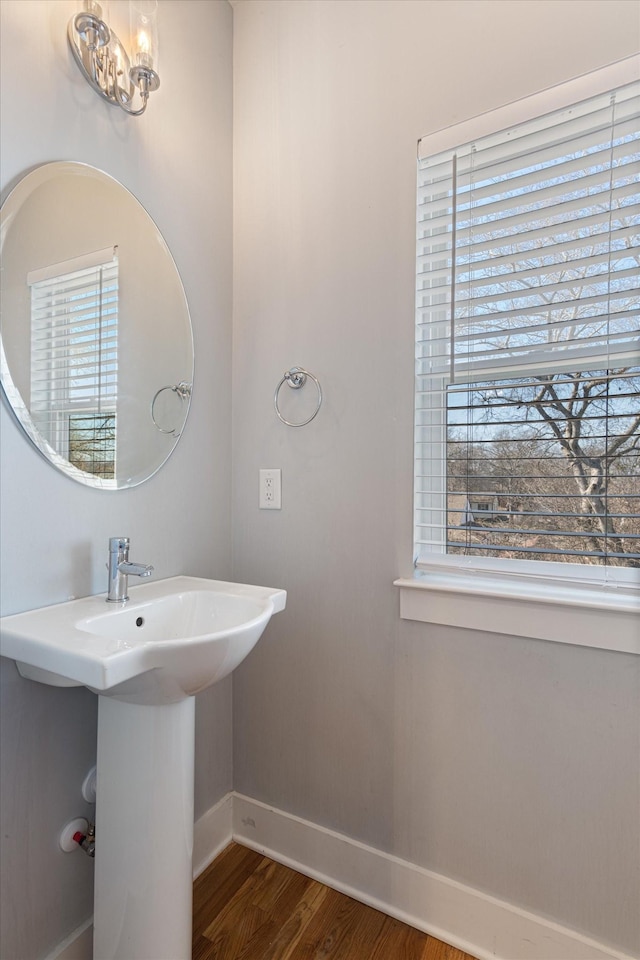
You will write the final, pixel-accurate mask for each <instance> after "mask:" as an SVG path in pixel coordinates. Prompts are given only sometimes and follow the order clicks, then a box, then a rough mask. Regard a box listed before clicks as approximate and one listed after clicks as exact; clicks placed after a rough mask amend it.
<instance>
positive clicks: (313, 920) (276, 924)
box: [193, 843, 473, 960]
mask: <svg viewBox="0 0 640 960" xmlns="http://www.w3.org/2000/svg"><path fill="white" fill-rule="evenodd" d="M193 899H194V903H193V960H473V957H470V956H469V955H468V954H466V953H462V951H460V950H457V949H455V947H450V946H448V945H447V944H445V943H442V942H441V941H440V940H436V939H435V938H434V937H430V936H428V935H427V934H426V933H421V932H420V931H419V930H415V929H414V928H413V927H409V926H407V925H406V924H404V923H400V921H399V920H393V919H392V918H391V917H387V916H386V915H385V914H384V913H380V912H379V911H378V910H373V909H372V908H371V907H367V906H365V905H364V904H361V903H358V901H356V900H352V899H351V898H350V897H347V896H345V895H344V894H342V893H337V892H336V891H335V890H332V889H331V888H330V887H326V886H324V885H323V884H321V883H318V881H316V880H310V879H309V877H305V876H303V875H302V874H301V873H296V871H295V870H291V869H289V868H288V867H284V866H282V864H279V863H275V861H273V860H269V859H268V858H267V857H263V856H262V854H260V853H255V852H254V851H253V850H248V849H247V848H246V847H241V846H240V845H239V844H237V843H231V844H230V845H229V846H228V847H227V848H226V849H225V850H223V852H222V853H221V854H220V855H219V856H218V857H217V858H216V860H214V862H213V863H212V864H211V865H210V866H209V867H208V868H207V869H206V870H205V871H204V873H202V874H201V875H200V877H198V879H197V880H196V882H195V884H194V890H193Z"/></svg>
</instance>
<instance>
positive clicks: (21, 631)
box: [0, 577, 286, 960]
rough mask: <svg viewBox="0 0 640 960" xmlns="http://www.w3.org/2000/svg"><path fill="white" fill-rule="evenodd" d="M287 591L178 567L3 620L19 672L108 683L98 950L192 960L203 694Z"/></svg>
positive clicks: (5, 645)
mask: <svg viewBox="0 0 640 960" xmlns="http://www.w3.org/2000/svg"><path fill="white" fill-rule="evenodd" d="M285 603H286V593H285V591H284V590H276V589H271V588H269V587H254V586H249V585H247V584H238V583H226V582H223V581H219V580H203V579H200V578H196V577H173V578H171V579H168V580H160V581H156V582H152V583H145V584H141V585H140V586H137V587H133V588H131V590H130V600H129V601H128V602H127V603H126V604H123V605H120V604H118V605H117V606H116V607H113V606H111V605H107V604H106V603H105V598H104V595H103V596H97V597H86V598H84V599H82V600H73V601H71V602H69V603H61V604H57V605H54V606H50V607H43V608H41V609H39V610H34V611H30V612H28V613H19V614H16V615H15V616H10V617H3V618H2V619H0V654H1V655H2V656H5V657H10V658H11V659H13V660H15V661H16V665H17V667H18V670H19V672H20V673H21V674H22V676H23V677H26V678H28V679H30V680H36V681H38V682H40V683H46V684H50V685H54V686H86V687H88V688H89V689H90V690H93V691H94V692H95V693H97V694H99V702H98V759H97V768H98V781H97V801H96V877H95V908H94V953H93V955H94V960H190V958H191V891H192V867H191V854H192V849H193V772H194V771H193V757H194V717H195V700H194V694H196V693H198V691H200V690H203V689H205V687H208V686H210V685H211V684H213V683H216V682H217V681H218V680H221V679H222V678H223V677H225V676H227V674H229V673H230V672H231V671H232V670H234V669H235V667H237V666H238V664H239V663H240V662H241V661H242V660H243V659H244V658H245V657H246V656H247V654H248V653H249V651H250V650H251V649H252V648H253V647H254V646H255V644H256V643H257V641H258V639H259V638H260V636H261V634H262V632H263V630H264V628H265V627H266V625H267V623H268V622H269V619H270V618H271V616H272V614H274V613H277V612H279V611H280V610H283V609H284V607H285Z"/></svg>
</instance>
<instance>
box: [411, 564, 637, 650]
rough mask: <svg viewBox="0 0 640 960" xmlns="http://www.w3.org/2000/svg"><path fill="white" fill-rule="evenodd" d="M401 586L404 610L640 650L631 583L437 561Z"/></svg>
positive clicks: (421, 616)
mask: <svg viewBox="0 0 640 960" xmlns="http://www.w3.org/2000/svg"><path fill="white" fill-rule="evenodd" d="M394 582H395V585H396V586H397V587H399V588H400V616H401V618H402V619H403V620H419V621H422V622H423V623H438V624H444V625H447V626H455V627H465V628H468V629H472V630H484V631H488V632H490V633H504V634H508V635H510V636H514V637H528V638H531V639H539V640H550V641H553V642H556V643H568V644H573V645H576V646H582V647H597V648H599V649H601V650H612V651H618V652H620V653H635V654H636V655H640V593H639V592H638V590H637V589H634V588H633V587H627V586H623V587H615V586H603V585H599V584H595V583H593V584H583V583H575V584H574V583H568V582H564V583H562V582H558V581H555V580H554V581H552V582H545V581H544V580H537V579H536V578H533V577H531V578H524V577H513V578H509V577H508V576H507V577H505V576H502V575H496V574H493V575H491V574H487V573H484V572H473V571H464V572H461V571H455V570H446V569H444V568H443V567H439V566H438V565H434V568H433V569H432V570H426V571H419V572H417V573H416V576H415V578H412V579H400V580H396V581H394Z"/></svg>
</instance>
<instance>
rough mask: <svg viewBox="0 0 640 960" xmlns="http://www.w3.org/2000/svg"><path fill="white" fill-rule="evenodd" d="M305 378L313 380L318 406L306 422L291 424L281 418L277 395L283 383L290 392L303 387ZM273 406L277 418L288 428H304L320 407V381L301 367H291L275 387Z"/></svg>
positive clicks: (289, 421)
mask: <svg viewBox="0 0 640 960" xmlns="http://www.w3.org/2000/svg"><path fill="white" fill-rule="evenodd" d="M307 377H308V378H310V379H311V380H313V382H314V383H315V385H316V390H317V391H318V405H317V406H316V409H315V410H314V411H313V413H312V414H311V416H310V417H308V418H307V419H306V420H301V421H300V422H299V423H293V422H292V421H291V420H286V419H285V417H283V416H282V414H281V412H280V407H279V406H278V394H279V393H280V390H281V388H282V385H283V384H284V383H286V384H287V386H289V387H291V389H292V390H299V389H300V387H304V385H305V383H306V382H307ZM273 405H274V407H275V408H276V413H277V414H278V416H279V418H280V419H281V420H282V422H283V423H286V425H287V426H288V427H305V426H306V425H307V424H308V423H311V421H312V420H313V418H314V417H315V416H317V414H318V410H319V409H320V407H321V406H322V387H321V386H320V381H319V380H318V378H317V377H314V375H313V374H312V373H309V371H308V370H305V369H304V368H303V367H291V369H290V370H287V372H286V373H285V375H284V376H283V378H282V380H281V381H280V383H279V384H278V386H277V387H276V392H275V393H274V395H273Z"/></svg>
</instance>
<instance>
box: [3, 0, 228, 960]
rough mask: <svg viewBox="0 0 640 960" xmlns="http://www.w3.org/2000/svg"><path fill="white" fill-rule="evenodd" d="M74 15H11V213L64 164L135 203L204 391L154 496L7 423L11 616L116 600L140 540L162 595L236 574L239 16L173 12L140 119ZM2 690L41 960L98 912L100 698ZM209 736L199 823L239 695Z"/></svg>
mask: <svg viewBox="0 0 640 960" xmlns="http://www.w3.org/2000/svg"><path fill="white" fill-rule="evenodd" d="M118 5H120V6H122V4H118V2H116V3H112V4H111V6H112V7H115V8H117V7H118ZM77 7H78V5H77V4H76V3H75V2H74V0H3V2H2V4H1V5H0V16H1V18H2V19H1V37H2V49H1V57H0V60H1V65H2V77H1V79H2V101H1V104H0V116H1V119H2V137H1V139H0V149H1V154H0V177H1V184H2V191H3V198H4V196H6V194H7V192H8V188H9V187H10V186H11V185H12V184H13V183H15V181H16V180H17V179H18V178H19V177H20V175H21V174H22V173H23V172H25V171H26V170H27V169H29V168H32V167H33V166H36V165H37V164H40V163H44V162H47V161H51V160H62V159H65V160H67V159H69V160H79V161H84V162H86V163H91V164H93V165H94V166H97V167H99V168H101V169H103V170H105V171H106V172H107V173H109V174H110V175H111V176H113V177H116V178H117V179H119V180H120V181H121V182H122V183H123V184H124V185H125V186H126V187H127V188H128V189H129V190H131V191H132V192H133V193H134V194H136V196H137V197H138V198H139V199H140V201H141V202H142V203H143V204H144V205H145V207H146V208H147V210H148V211H149V213H150V214H151V216H152V217H153V218H154V219H155V221H156V223H157V224H158V225H159V227H160V229H161V230H162V232H163V233H164V236H165V238H166V240H167V242H168V244H169V247H170V248H171V250H172V253H173V255H174V257H175V259H176V262H177V264H178V267H179V269H180V271H181V274H182V278H183V282H184V285H185V288H186V292H187V298H188V300H189V304H190V308H191V314H192V321H193V327H194V338H195V347H196V379H195V391H194V397H193V404H192V408H191V415H190V418H189V421H188V424H187V428H186V430H185V432H184V435H183V437H182V439H181V440H180V443H179V444H178V447H177V449H176V451H175V453H174V455H173V457H172V459H171V460H170V461H169V462H168V464H167V465H166V466H165V467H164V469H163V470H162V471H161V472H160V473H159V474H158V475H157V476H156V477H154V478H152V479H151V480H149V481H147V482H146V483H144V484H142V485H141V486H139V487H137V488H135V489H133V490H131V491H122V492H115V493H108V492H102V491H96V490H87V489H84V488H83V487H81V486H80V485H78V484H76V483H74V482H73V481H71V480H68V479H66V478H65V477H63V476H62V475H59V474H57V473H56V472H55V471H54V470H53V468H52V467H50V466H49V465H48V464H47V463H45V461H44V460H41V459H40V457H39V455H38V454H37V453H36V452H35V450H34V449H32V448H31V447H30V445H29V444H28V443H27V441H26V440H25V438H24V437H23V436H22V435H21V432H20V430H19V429H18V428H17V426H16V425H15V423H14V422H13V420H12V419H11V418H10V415H9V414H8V413H7V411H6V410H5V409H4V405H3V408H2V410H1V412H0V417H1V427H2V433H1V443H2V446H1V460H0V470H1V477H0V480H1V493H2V497H1V508H2V516H1V522H2V555H1V561H2V595H1V603H2V613H3V614H8V613H14V612H17V611H20V610H25V609H28V608H31V607H37V606H41V605H44V604H47V603H56V602H60V601H63V600H66V599H67V598H68V597H69V596H71V595H74V596H83V595H87V594H91V593H98V592H102V591H103V590H104V589H105V588H106V584H105V570H104V563H105V559H106V546H107V539H108V537H109V536H113V535H115V534H118V535H120V534H127V535H129V536H130V537H131V540H132V556H134V557H135V558H136V559H139V560H145V561H147V562H150V563H153V564H154V566H155V568H156V574H155V576H157V577H159V578H160V577H168V576H172V575H174V574H177V573H182V572H184V573H190V574H194V575H198V576H214V577H219V578H223V579H224V578H228V577H229V574H230V483H231V476H230V470H229V456H230V371H231V254H232V250H231V216H232V210H231V200H232V176H231V157H232V154H231V121H232V115H231V111H232V97H231V83H232V73H231V67H232V10H231V8H230V6H229V5H228V4H227V3H226V0H209V2H207V3H202V2H200V0H161V3H160V14H159V32H160V73H161V79H162V85H161V87H160V89H159V91H158V92H157V93H156V94H154V95H153V96H152V98H151V102H150V106H149V109H148V112H147V114H146V115H145V116H144V117H141V118H138V119H135V118H129V117H126V116H125V115H124V114H123V113H121V112H120V111H118V110H116V109H115V108H113V107H111V106H110V105H108V104H107V103H104V102H103V101H101V100H100V99H99V98H98V96H97V95H96V94H95V93H93V91H92V90H91V89H90V88H89V86H88V85H87V84H86V83H85V81H84V80H83V79H82V77H81V76H80V73H79V72H78V70H77V68H76V66H75V64H74V62H73V60H72V56H71V53H70V52H69V50H68V48H67V41H66V27H67V22H68V20H69V18H70V17H71V16H72V14H74V13H75V12H76V10H77ZM194 24H195V25H196V29H193V26H194ZM26 64H28V65H29V66H28V69H27V68H26ZM203 68H204V70H205V72H206V76H205V77H204V78H203ZM203 79H204V80H205V81H206V82H205V83H202V80H203ZM149 349H150V350H152V349H153V344H152V343H150V344H149ZM0 681H1V684H2V691H1V693H2V698H1V704H2V705H1V711H2V712H1V722H0V732H1V735H2V744H1V750H0V756H1V760H2V780H1V784H2V787H1V789H2V795H1V802H0V812H1V815H2V830H1V836H2V856H1V857H0V866H1V870H2V875H1V879H2V883H1V890H2V902H1V910H0V916H1V918H2V923H1V932H2V933H1V935H2V940H1V945H0V956H2V958H3V960H36V958H40V957H43V956H45V955H46V954H47V953H48V951H49V950H50V949H52V948H53V947H54V946H55V945H56V944H57V943H59V942H60V941H61V940H62V939H63V938H64V937H66V936H67V935H68V934H69V933H70V932H71V931H72V930H73V929H74V928H75V927H77V926H78V925H79V924H80V923H82V922H83V921H84V920H85V919H86V918H87V917H89V916H90V914H91V912H92V879H93V878H92V872H93V865H92V863H91V861H90V860H89V859H88V858H85V857H83V856H82V855H81V854H73V855H70V856H68V855H65V854H62V853H61V852H60V851H59V850H58V849H57V834H58V831H59V829H60V828H61V827H62V826H63V825H64V823H66V821H67V820H69V819H71V818H72V817H74V816H82V815H85V814H88V813H90V812H92V808H90V807H88V806H87V805H86V804H85V803H84V801H83V800H82V798H81V795H80V786H81V783H82V780H83V777H84V775H85V773H86V772H87V770H88V769H89V767H90V766H91V765H92V764H93V763H94V762H95V741H96V699H97V698H96V697H94V696H93V695H92V694H90V693H89V692H88V691H85V690H81V689H75V690H74V689H72V690H58V689H53V688H49V687H45V686H41V685H39V684H35V683H31V682H30V681H27V680H23V679H22V678H21V677H20V676H19V675H18V674H17V672H16V669H15V666H14V664H13V663H12V662H11V661H6V660H2V661H1V669H0ZM196 722H197V743H196V751H197V753H196V757H197V762H196V766H197V777H196V816H200V815H201V814H202V813H203V812H204V811H205V810H207V809H208V808H209V807H210V806H212V805H213V804H214V803H215V802H216V801H217V800H218V799H219V798H220V797H221V796H222V795H224V794H225V793H226V792H227V791H228V790H229V789H230V788H231V773H232V768H231V683H230V682H224V683H223V684H221V685H220V686H219V687H216V688H214V689H212V690H210V691H207V692H206V693H205V694H202V695H201V696H200V697H199V698H198V702H197V721H196Z"/></svg>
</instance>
